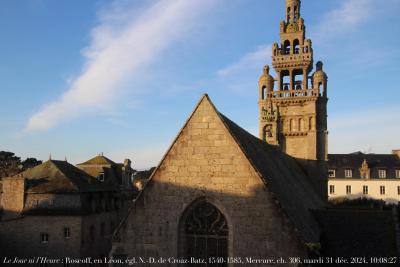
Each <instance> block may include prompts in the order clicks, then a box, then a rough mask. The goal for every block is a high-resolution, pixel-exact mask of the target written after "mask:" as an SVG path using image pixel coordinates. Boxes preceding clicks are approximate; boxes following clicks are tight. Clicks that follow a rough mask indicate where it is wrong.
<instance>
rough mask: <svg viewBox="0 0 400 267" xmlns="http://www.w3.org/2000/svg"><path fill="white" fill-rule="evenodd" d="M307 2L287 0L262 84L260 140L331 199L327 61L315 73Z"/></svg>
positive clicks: (319, 63)
mask: <svg viewBox="0 0 400 267" xmlns="http://www.w3.org/2000/svg"><path fill="white" fill-rule="evenodd" d="M300 7H301V0H286V6H285V20H284V21H282V22H281V23H280V42H279V44H278V43H274V44H273V45H272V66H273V68H274V70H275V73H276V77H275V78H274V77H272V76H271V74H270V68H269V66H265V67H264V69H263V73H262V75H261V77H260V79H259V89H258V90H259V101H258V107H259V114H260V115H259V137H260V139H262V140H263V141H265V142H267V143H268V144H271V145H274V146H276V147H277V148H279V149H281V150H282V151H283V152H285V153H287V154H289V155H291V156H292V157H294V158H296V159H297V161H298V162H299V163H300V164H301V165H302V167H303V169H304V170H305V171H306V172H307V174H308V177H309V178H310V181H311V183H312V184H313V186H314V187H315V189H316V190H317V192H318V193H319V194H320V195H321V198H322V199H325V200H326V199H327V164H326V160H327V154H328V149H327V147H328V146H327V145H328V130H327V102H328V97H327V84H328V77H327V75H326V74H325V72H324V71H323V64H322V62H320V61H319V62H318V63H317V64H316V71H315V72H314V73H313V74H312V75H310V74H311V72H312V70H313V62H314V60H313V48H312V42H311V40H310V39H306V26H305V25H304V20H303V18H302V17H301V12H300V10H301V9H300Z"/></svg>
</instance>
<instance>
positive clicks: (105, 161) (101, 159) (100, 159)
mask: <svg viewBox="0 0 400 267" xmlns="http://www.w3.org/2000/svg"><path fill="white" fill-rule="evenodd" d="M78 165H117V163H115V162H114V161H112V160H111V159H109V158H107V157H105V156H103V155H97V156H96V157H94V158H91V159H89V160H88V161H85V162H83V163H79V164H78Z"/></svg>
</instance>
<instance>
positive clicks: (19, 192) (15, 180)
mask: <svg viewBox="0 0 400 267" xmlns="http://www.w3.org/2000/svg"><path fill="white" fill-rule="evenodd" d="M2 184H3V194H2V196H1V205H0V206H2V207H3V219H12V218H15V217H18V216H19V215H20V213H21V212H22V210H23V209H24V201H25V178H23V177H22V176H16V177H6V178H3V180H2Z"/></svg>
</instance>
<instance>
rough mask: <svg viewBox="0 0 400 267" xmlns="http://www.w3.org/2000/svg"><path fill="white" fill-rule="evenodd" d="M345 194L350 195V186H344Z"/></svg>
mask: <svg viewBox="0 0 400 267" xmlns="http://www.w3.org/2000/svg"><path fill="white" fill-rule="evenodd" d="M346 194H347V195H350V194H351V185H346Z"/></svg>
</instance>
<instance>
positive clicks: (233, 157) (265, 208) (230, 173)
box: [115, 95, 310, 257]
mask: <svg viewBox="0 0 400 267" xmlns="http://www.w3.org/2000/svg"><path fill="white" fill-rule="evenodd" d="M236 127H238V126H236ZM239 128H240V127H239ZM240 129H241V128H240ZM240 131H243V132H245V131H244V130H243V129H241V130H240ZM239 135H240V136H239ZM251 138H255V137H252V136H251V135H250V134H248V133H247V132H245V134H240V133H239V131H238V130H237V129H235V126H233V123H232V122H230V121H229V120H228V119H227V118H226V117H224V116H223V115H222V114H220V113H219V112H218V111H217V110H216V109H215V107H214V106H213V104H212V102H211V101H210V100H209V98H208V96H207V95H205V96H203V97H202V99H201V100H200V102H199V104H198V105H197V106H196V108H195V110H194V111H193V113H192V114H191V116H190V117H189V119H188V120H187V122H186V123H185V125H184V126H183V128H182V130H181V131H180V132H179V134H178V136H177V137H176V139H175V140H174V142H173V143H172V145H171V147H170V148H169V150H168V152H167V153H166V154H165V156H164V157H163V159H162V161H161V163H160V164H159V166H158V167H157V169H156V170H155V171H154V173H153V175H152V176H151V178H150V180H149V182H148V184H147V185H146V186H145V188H144V190H143V191H142V192H141V194H140V196H139V197H138V199H137V200H136V201H135V204H134V207H133V209H132V212H131V213H130V215H129V217H128V218H127V220H126V221H125V223H124V224H123V225H122V227H121V229H120V230H119V232H118V234H117V236H118V237H120V238H121V243H119V244H116V245H117V246H115V248H118V249H119V250H120V251H123V252H124V253H126V254H128V255H158V256H171V255H176V256H182V255H183V256H185V255H186V254H185V253H186V252H185V251H186V250H185V249H187V246H188V244H192V243H196V242H191V241H188V240H189V239H188V238H192V237H193V233H192V232H191V234H190V235H189V234H187V231H194V232H196V229H194V230H193V227H192V226H193V221H192V224H191V222H190V220H194V221H196V219H195V218H197V217H198V216H200V215H198V214H197V213H201V211H204V210H209V211H210V213H209V214H211V215H210V216H214V217H212V219H211V220H212V221H214V220H215V221H216V223H215V224H211V225H207V226H204V227H205V228H204V227H203V226H202V227H203V228H204V229H209V227H211V226H212V227H216V226H218V229H215V231H214V230H213V231H214V232H213V233H222V234H223V236H222V237H218V238H214V239H213V240H215V239H218V240H222V242H225V243H223V244H218V245H217V246H222V247H224V248H226V250H225V251H223V252H221V253H222V254H219V255H222V256H223V255H235V256H258V257H266V256H271V255H272V256H281V255H304V253H305V248H304V243H305V242H308V241H310V239H307V236H301V234H300V235H299V233H298V232H296V230H295V228H296V229H297V227H296V223H297V222H298V221H296V220H293V221H292V220H291V216H288V214H287V213H286V211H284V210H283V209H282V206H281V205H280V204H279V203H280V202H279V199H278V196H279V195H275V194H274V193H273V192H272V190H271V188H269V187H271V185H274V186H275V185H277V186H278V187H279V186H280V183H271V185H269V184H268V181H267V176H266V177H264V176H263V175H264V174H266V173H264V174H263V173H262V172H261V171H264V169H265V168H264V169H261V168H259V167H260V166H259V164H262V162H261V163H257V162H255V159H254V158H253V157H252V156H251V154H252V153H256V154H257V151H250V150H246V149H245V146H246V144H245V141H246V140H251ZM241 143H242V144H241ZM265 153H269V152H265ZM265 153H264V154H260V156H266V154H265ZM275 156H276V157H279V156H280V155H278V154H271V155H270V157H275ZM266 160H269V158H267V159H266ZM279 160H280V159H276V161H279ZM273 165H274V164H273V163H272V164H270V165H268V166H269V168H270V167H272V168H273ZM260 170H261V171H260ZM296 170H297V169H296ZM286 174H287V173H285V175H286ZM270 177H273V176H270ZM264 178H265V179H264ZM273 178H277V177H273ZM283 181H288V180H285V179H283ZM289 189H290V193H291V194H292V193H293V192H292V190H291V189H292V188H290V187H289ZM284 203H285V204H287V203H286V202H284ZM289 211H291V210H289ZM306 212H308V211H306ZM206 213H207V212H206ZM212 214H214V215H212ZM289 215H290V214H289ZM294 218H295V219H297V218H296V216H294ZM200 221H203V220H200ZM207 221H209V220H204V222H207ZM194 225H195V226H196V225H197V224H196V223H195V224H194ZM299 225H301V224H299ZM196 227H197V226H196ZM196 227H195V228H196ZM202 227H200V228H202ZM197 230H198V231H199V229H197ZM299 230H300V231H301V230H303V228H300V229H299ZM195 236H196V235H195ZM206 236H209V234H207V235H206ZM304 237H306V238H304ZM221 238H222V239H221ZM224 240H225V241H224ZM207 242H208V241H207ZM196 244H197V243H196ZM199 244H200V243H199ZM228 248H229V251H228ZM189 250H190V249H189ZM194 251H202V250H201V249H198V248H196V249H194ZM186 256H187V255H186Z"/></svg>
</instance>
